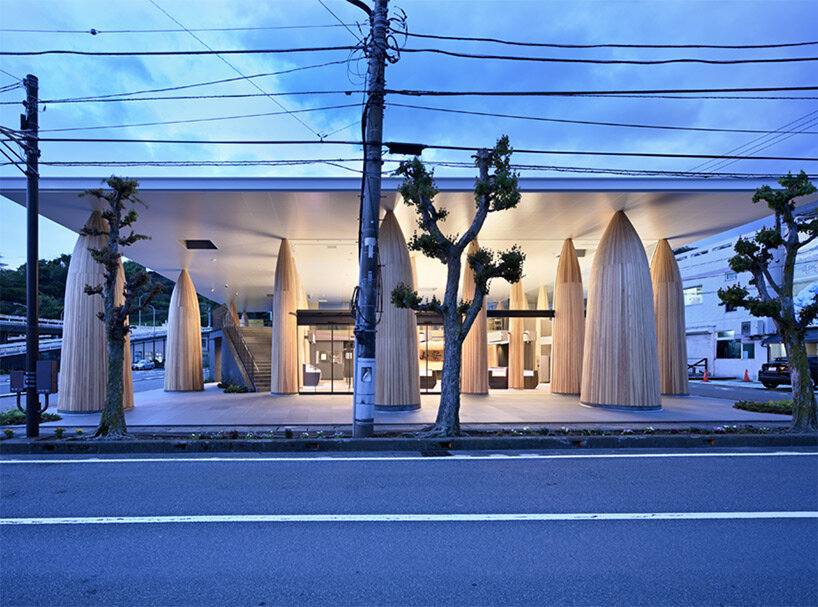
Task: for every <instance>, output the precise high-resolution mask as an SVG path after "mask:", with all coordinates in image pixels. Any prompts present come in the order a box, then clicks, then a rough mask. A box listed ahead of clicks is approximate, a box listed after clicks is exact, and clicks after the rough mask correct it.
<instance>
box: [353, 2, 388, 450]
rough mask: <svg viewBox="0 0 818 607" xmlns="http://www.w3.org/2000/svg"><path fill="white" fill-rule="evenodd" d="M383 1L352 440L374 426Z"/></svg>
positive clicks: (375, 24) (369, 143)
mask: <svg viewBox="0 0 818 607" xmlns="http://www.w3.org/2000/svg"><path fill="white" fill-rule="evenodd" d="M387 3H388V0H375V6H374V8H373V9H372V13H371V14H370V17H369V20H370V27H371V35H370V38H369V44H368V45H367V51H366V52H367V55H368V57H369V70H368V78H369V96H368V99H367V102H366V105H365V107H364V119H365V125H366V132H365V138H364V183H363V191H362V200H361V225H360V239H361V241H360V243H359V244H360V265H359V269H358V305H357V313H356V314H355V374H354V381H355V384H354V389H353V411H352V413H353V426H352V428H353V429H352V434H353V436H372V432H373V430H374V424H375V324H376V322H377V320H376V304H377V300H378V219H379V217H380V206H381V204H380V203H381V166H382V161H381V148H382V147H383V99H384V87H385V80H384V71H385V69H384V68H385V65H386V51H387V43H386V34H387V28H388V21H387V13H388V7H387Z"/></svg>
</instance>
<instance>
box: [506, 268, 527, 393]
mask: <svg viewBox="0 0 818 607" xmlns="http://www.w3.org/2000/svg"><path fill="white" fill-rule="evenodd" d="M508 308H509V310H528V301H526V298H525V293H524V292H523V280H522V279H520V280H519V281H517V282H515V283H514V284H512V285H511V295H510V297H509V306H508ZM523 321H524V319H523V318H509V319H508V387H509V388H514V389H518V390H522V389H523V387H524V381H525V380H524V379H523V375H524V374H523V370H524V369H525V342H524V341H523Z"/></svg>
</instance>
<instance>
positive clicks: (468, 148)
mask: <svg viewBox="0 0 818 607" xmlns="http://www.w3.org/2000/svg"><path fill="white" fill-rule="evenodd" d="M37 141H39V142H42V143H153V144H160V143H162V144H164V143H168V144H179V145H189V144H193V145H316V144H322V145H354V146H360V145H363V142H361V141H328V140H326V139H321V140H318V141H315V140H258V139H243V140H239V139H219V140H209V141H208V140H201V139H127V138H99V139H87V138H80V137H66V138H56V137H39V138H38V139H37ZM396 143H397V142H385V143H384V145H385V146H387V147H389V146H391V145H395V144H396ZM401 144H402V145H412V146H415V147H420V148H423V149H433V150H453V151H464V152H473V151H474V150H476V149H478V148H479V147H481V146H457V145H442V144H405V143H403V142H401ZM514 151H515V152H516V153H518V154H547V155H551V154H553V155H565V156H623V157H639V158H713V159H726V158H729V159H737V160H786V161H791V162H815V161H818V158H793V157H782V156H726V155H715V154H670V153H658V152H590V151H586V150H533V149H522V148H515V149H514Z"/></svg>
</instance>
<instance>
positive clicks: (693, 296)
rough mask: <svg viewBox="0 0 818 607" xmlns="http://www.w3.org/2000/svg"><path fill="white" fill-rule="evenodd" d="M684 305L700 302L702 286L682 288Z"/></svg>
mask: <svg viewBox="0 0 818 607" xmlns="http://www.w3.org/2000/svg"><path fill="white" fill-rule="evenodd" d="M684 298H685V305H686V306H692V305H695V304H700V303H702V286H701V285H696V286H695V287H687V288H686V289H685V290H684Z"/></svg>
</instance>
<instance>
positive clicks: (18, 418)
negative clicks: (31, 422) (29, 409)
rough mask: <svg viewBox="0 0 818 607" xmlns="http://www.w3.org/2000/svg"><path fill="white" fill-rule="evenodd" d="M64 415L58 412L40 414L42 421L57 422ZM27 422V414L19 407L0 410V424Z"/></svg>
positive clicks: (12, 424)
mask: <svg viewBox="0 0 818 607" xmlns="http://www.w3.org/2000/svg"><path fill="white" fill-rule="evenodd" d="M61 419H62V417H61V416H59V415H57V414H56V413H43V414H42V415H40V423H43V422H56V421H59V420H61ZM25 423H26V414H25V413H23V412H22V411H20V410H19V409H6V410H5V411H0V426H17V425H21V424H25Z"/></svg>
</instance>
